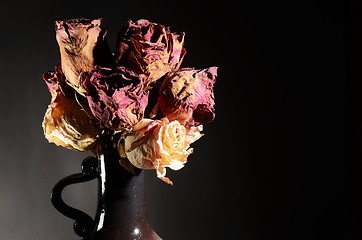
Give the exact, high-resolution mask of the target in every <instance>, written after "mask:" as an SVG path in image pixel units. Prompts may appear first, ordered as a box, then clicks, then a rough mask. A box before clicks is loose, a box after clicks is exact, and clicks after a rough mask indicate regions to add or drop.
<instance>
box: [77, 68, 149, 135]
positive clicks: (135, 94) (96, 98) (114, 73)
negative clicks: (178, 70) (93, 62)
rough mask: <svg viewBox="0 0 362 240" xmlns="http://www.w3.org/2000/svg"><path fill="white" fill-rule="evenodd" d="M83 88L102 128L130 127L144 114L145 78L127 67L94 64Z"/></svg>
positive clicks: (145, 103) (145, 102)
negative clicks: (107, 66)
mask: <svg viewBox="0 0 362 240" xmlns="http://www.w3.org/2000/svg"><path fill="white" fill-rule="evenodd" d="M84 87H85V89H86V91H87V99H88V103H89V106H90V109H91V110H92V113H93V115H94V116H95V117H96V118H97V119H98V120H99V121H100V126H101V128H103V127H105V126H106V127H108V128H110V129H113V130H115V131H119V130H124V129H131V128H132V127H133V126H134V125H135V124H137V123H138V122H139V121H140V120H141V119H142V118H143V115H144V111H145V108H146V106H147V102H148V92H145V91H144V84H143V81H142V79H141V78H140V77H139V76H138V75H137V74H135V73H134V72H132V71H129V70H127V69H126V68H125V67H118V68H117V69H110V68H102V67H98V66H96V67H94V69H93V70H92V71H91V72H89V73H88V76H87V77H86V78H85V81H84Z"/></svg>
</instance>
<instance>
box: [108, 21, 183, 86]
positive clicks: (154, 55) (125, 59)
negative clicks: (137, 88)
mask: <svg viewBox="0 0 362 240" xmlns="http://www.w3.org/2000/svg"><path fill="white" fill-rule="evenodd" d="M184 36H185V34H184V33H183V32H181V33H171V32H170V30H169V28H167V27H165V26H163V25H161V24H158V23H152V22H149V21H147V20H145V19H141V20H138V21H137V22H132V21H129V22H128V23H127V25H126V26H125V27H123V28H122V30H121V32H120V33H119V35H118V44H117V49H116V53H115V55H116V62H117V64H118V65H121V66H125V67H127V68H129V69H131V70H132V71H134V72H136V73H138V74H140V75H141V77H142V78H143V80H144V81H145V83H146V85H149V84H150V83H152V82H155V81H157V80H158V79H159V78H161V77H162V76H163V75H165V74H166V73H168V72H170V71H172V70H176V69H178V68H179V67H180V65H181V62H182V59H183V57H184V55H185V53H186V50H185V49H184V48H183V43H184Z"/></svg>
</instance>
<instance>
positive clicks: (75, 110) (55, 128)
mask: <svg viewBox="0 0 362 240" xmlns="http://www.w3.org/2000/svg"><path fill="white" fill-rule="evenodd" d="M64 79H65V77H64V75H63V72H62V71H61V67H60V66H59V65H58V66H57V67H56V71H55V72H51V71H49V72H47V73H46V74H44V80H45V82H46V84H47V86H48V89H49V91H50V93H51V95H52V100H51V104H50V105H49V106H48V109H47V111H46V113H45V116H44V120H43V124H42V125H43V130H44V135H45V137H46V138H47V139H48V141H49V142H53V143H55V144H56V145H58V146H62V147H65V148H69V149H71V150H78V151H92V150H93V149H94V147H95V146H96V141H97V136H98V134H100V129H99V124H98V123H97V119H96V118H95V117H94V116H93V115H92V112H91V110H90V109H89V107H88V103H87V100H86V99H85V98H84V97H82V96H80V95H78V97H76V95H77V93H76V92H75V90H74V89H73V88H71V87H70V86H69V85H67V84H66V83H65V82H64V81H65V80H64Z"/></svg>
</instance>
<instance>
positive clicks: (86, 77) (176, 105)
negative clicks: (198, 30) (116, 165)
mask: <svg viewBox="0 0 362 240" xmlns="http://www.w3.org/2000/svg"><path fill="white" fill-rule="evenodd" d="M100 25H101V19H94V20H89V19H84V18H80V19H72V20H64V21H56V39H57V42H58V44H59V49H60V56H61V61H60V63H58V64H57V65H56V67H55V71H49V72H47V73H45V74H44V76H43V78H44V80H45V82H46V84H47V86H48V89H49V91H50V93H51V97H52V98H51V103H50V105H49V107H48V109H47V111H46V114H45V117H44V121H43V129H44V134H45V137H46V138H47V139H48V141H49V142H53V143H55V144H56V145H58V146H63V147H66V148H69V149H72V150H78V151H92V152H94V153H96V154H97V153H99V152H100V150H101V149H102V147H103V146H104V142H102V136H103V135H106V134H107V135H111V136H112V137H111V138H109V141H111V143H107V144H108V145H111V146H112V147H114V148H115V149H116V150H117V151H118V152H119V156H120V164H122V165H123V166H124V167H125V168H126V169H127V170H128V171H130V172H134V167H136V168H139V169H155V170H156V173H157V177H158V178H160V179H162V180H163V181H165V182H167V183H169V184H172V182H171V181H170V180H169V179H168V178H167V177H166V167H168V168H171V169H173V170H179V169H181V168H182V167H183V166H184V165H185V163H186V161H187V157H188V155H190V154H191V153H192V150H193V149H192V148H190V144H191V143H193V142H195V141H196V140H198V139H199V138H200V137H201V136H202V133H201V131H202V125H203V124H206V123H208V122H210V121H212V120H213V119H214V117H215V114H214V104H215V103H214V93H213V85H214V83H215V78H216V76H217V67H210V68H207V69H202V70H195V69H194V68H182V69H180V65H181V63H182V60H183V58H184V56H185V53H186V50H185V48H184V47H183V44H184V36H185V34H184V33H172V32H170V29H169V28H168V27H165V26H163V25H161V24H158V23H152V22H149V21H147V20H144V19H142V20H138V21H136V22H132V21H129V22H128V23H127V24H126V25H125V26H124V27H123V28H122V29H121V31H120V32H119V34H118V40H117V46H116V50H115V52H114V53H112V52H111V50H110V49H109V47H108V44H107V41H106V34H107V29H106V28H105V27H101V26H100Z"/></svg>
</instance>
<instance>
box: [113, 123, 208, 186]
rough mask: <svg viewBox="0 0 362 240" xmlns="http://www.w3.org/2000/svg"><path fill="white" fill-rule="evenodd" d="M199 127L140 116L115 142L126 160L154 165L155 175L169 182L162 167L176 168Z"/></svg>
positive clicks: (146, 166) (184, 159) (143, 165)
mask: <svg viewBox="0 0 362 240" xmlns="http://www.w3.org/2000/svg"><path fill="white" fill-rule="evenodd" d="M201 130H202V128H201V127H200V128H196V127H194V128H193V129H191V128H186V127H184V126H183V125H181V124H180V123H179V122H178V121H176V120H175V121H172V122H170V121H169V120H168V119H167V118H163V119H161V120H151V119H142V120H141V121H140V122H139V123H138V124H137V125H136V126H135V127H134V128H133V132H132V133H131V134H129V135H127V136H126V137H125V139H124V146H119V150H120V154H123V151H124V152H125V154H126V156H127V158H128V160H129V161H130V162H131V163H132V164H133V165H134V166H135V167H137V168H140V169H156V173H157V177H158V178H160V179H161V180H163V181H165V182H166V183H169V184H171V185H172V182H171V181H170V179H169V178H167V177H165V176H166V167H169V168H171V169H172V170H180V169H181V168H183V167H184V165H185V164H186V162H187V157H188V156H189V155H190V154H191V153H192V151H193V149H192V148H190V144H191V143H193V142H195V141H196V140H197V139H199V138H200V137H201V136H202V134H201V133H200V131H201Z"/></svg>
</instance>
